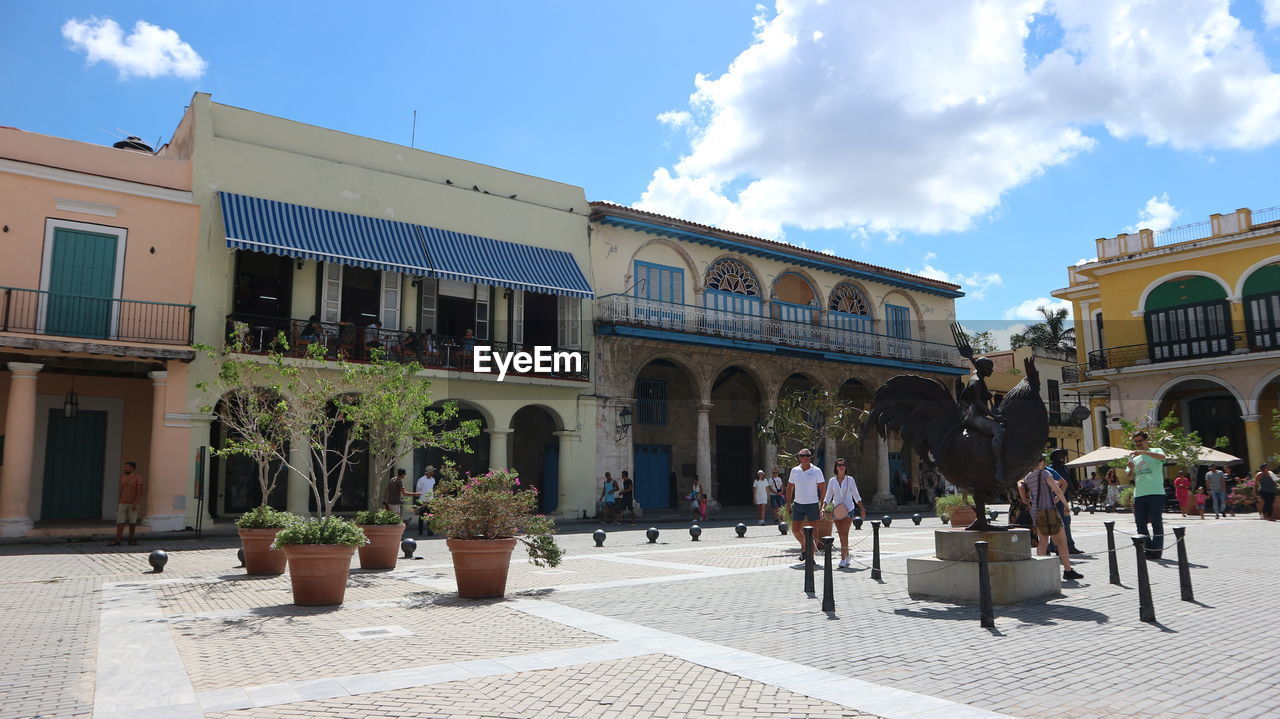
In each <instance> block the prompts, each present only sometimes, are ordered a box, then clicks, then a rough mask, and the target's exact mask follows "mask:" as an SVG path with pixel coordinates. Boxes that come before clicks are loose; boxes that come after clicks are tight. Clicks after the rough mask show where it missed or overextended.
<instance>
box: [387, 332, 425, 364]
mask: <svg viewBox="0 0 1280 719" xmlns="http://www.w3.org/2000/svg"><path fill="white" fill-rule="evenodd" d="M391 353H392V354H393V355H395V358H396V359H397V360H400V361H401V362H403V361H405V359H406V358H407V357H412V358H413V359H415V360H416V359H421V357H422V335H420V334H418V333H417V332H414V331H413V327H412V326H409V327H408V328H406V329H405V331H404V334H403V335H401V337H400V341H399V342H398V343H396V346H395V347H393V348H392V349H391Z"/></svg>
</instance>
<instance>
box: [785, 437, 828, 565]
mask: <svg viewBox="0 0 1280 719" xmlns="http://www.w3.org/2000/svg"><path fill="white" fill-rule="evenodd" d="M796 459H798V460H799V461H800V464H798V465H796V466H795V467H792V468H791V475H790V476H789V477H788V478H787V502H788V503H789V504H790V505H791V534H792V535H793V536H795V538H796V541H797V542H799V543H800V561H802V562H803V561H804V560H805V559H807V558H808V556H809V552H810V549H811V548H810V547H806V546H805V545H804V530H803V527H804V525H805V524H806V523H808V524H812V525H815V526H816V525H817V523H818V520H819V519H820V517H819V511H818V504H819V499H820V498H821V497H822V494H823V492H825V491H826V484H827V483H826V480H825V479H824V477H823V476H822V470H821V469H818V468H817V467H815V466H813V465H812V464H810V462H812V461H813V453H812V452H810V451H809V450H808V449H807V448H806V449H801V450H800V451H799V452H797V453H796Z"/></svg>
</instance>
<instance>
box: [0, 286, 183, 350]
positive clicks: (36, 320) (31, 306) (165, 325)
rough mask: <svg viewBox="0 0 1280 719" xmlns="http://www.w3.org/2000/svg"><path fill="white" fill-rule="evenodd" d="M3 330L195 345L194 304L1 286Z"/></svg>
mask: <svg viewBox="0 0 1280 719" xmlns="http://www.w3.org/2000/svg"><path fill="white" fill-rule="evenodd" d="M0 290H3V292H2V293H0V304H2V305H3V307H0V332H16V333H21V334H32V335H45V336H50V337H75V338H80V339H88V340H106V341H124V342H154V343H157V344H173V345H190V344H191V337H192V329H193V326H194V325H193V323H194V322H195V309H196V308H195V306H194V305H179V304H172V303H168V302H143V301H139V300H122V299H115V298H111V297H89V296H85V295H68V294H62V293H57V292H46V291H44V290H31V289H22V288H18V287H0Z"/></svg>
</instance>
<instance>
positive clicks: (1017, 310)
mask: <svg viewBox="0 0 1280 719" xmlns="http://www.w3.org/2000/svg"><path fill="white" fill-rule="evenodd" d="M1040 307H1044V308H1045V309H1047V310H1049V311H1050V312H1054V311H1057V310H1066V311H1067V319H1068V320H1070V319H1071V317H1072V310H1071V303H1070V302H1069V301H1067V300H1055V299H1053V298H1050V297H1036V298H1035V299H1030V300H1026V301H1024V302H1023V303H1021V304H1019V305H1017V306H1015V307H1010V308H1009V309H1007V310H1005V311H1004V318H1005V319H1006V320H1032V321H1035V322H1040V321H1042V320H1043V319H1044V317H1042V316H1041V315H1040V311H1039V309H1037V308H1040Z"/></svg>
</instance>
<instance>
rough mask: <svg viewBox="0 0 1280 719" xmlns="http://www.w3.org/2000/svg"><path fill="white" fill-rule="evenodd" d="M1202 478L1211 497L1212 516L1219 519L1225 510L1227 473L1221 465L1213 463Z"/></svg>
mask: <svg viewBox="0 0 1280 719" xmlns="http://www.w3.org/2000/svg"><path fill="white" fill-rule="evenodd" d="M1204 478H1205V481H1206V482H1207V483H1208V485H1209V496H1210V497H1211V498H1212V499H1213V518H1214V519H1221V518H1222V515H1223V514H1225V513H1226V511H1227V473H1226V472H1223V471H1222V465H1220V464H1215V465H1213V467H1211V468H1210V469H1209V473H1208V474H1206V475H1205V476H1204Z"/></svg>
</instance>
